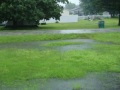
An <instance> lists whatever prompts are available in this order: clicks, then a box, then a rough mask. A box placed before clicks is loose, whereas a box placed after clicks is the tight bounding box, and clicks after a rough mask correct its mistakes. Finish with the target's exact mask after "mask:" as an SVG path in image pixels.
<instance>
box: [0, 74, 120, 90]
mask: <svg viewBox="0 0 120 90" xmlns="http://www.w3.org/2000/svg"><path fill="white" fill-rule="evenodd" d="M0 90H120V73H89V74H87V75H86V76H84V77H83V78H77V79H69V80H63V79H33V80H28V81H26V82H25V83H24V84H21V85H18V86H13V87H12V86H11V87H10V86H9V87H8V86H5V85H0Z"/></svg>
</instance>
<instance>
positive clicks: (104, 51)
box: [0, 44, 120, 84]
mask: <svg viewBox="0 0 120 90" xmlns="http://www.w3.org/2000/svg"><path fill="white" fill-rule="evenodd" d="M89 72H120V47H119V45H104V44H101V45H98V46H95V47H94V48H92V49H90V50H72V51H67V52H63V53H60V52H58V51H52V50H44V51H39V50H35V49H34V50H33V49H31V50H27V49H4V50H2V49H1V50H0V82H2V83H7V84H9V83H17V82H24V81H26V80H30V79H39V78H61V79H70V78H79V77H82V76H84V75H85V74H86V73H89Z"/></svg>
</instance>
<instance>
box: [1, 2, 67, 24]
mask: <svg viewBox="0 0 120 90" xmlns="http://www.w3.org/2000/svg"><path fill="white" fill-rule="evenodd" d="M58 2H62V3H65V2H67V0H19V1H18V0H2V1H0V21H12V22H13V25H18V24H20V25H22V24H23V23H24V22H25V21H26V22H33V21H35V22H38V21H39V20H41V19H49V18H51V17H52V18H55V19H59V17H60V16H61V12H62V6H60V5H59V4H58Z"/></svg>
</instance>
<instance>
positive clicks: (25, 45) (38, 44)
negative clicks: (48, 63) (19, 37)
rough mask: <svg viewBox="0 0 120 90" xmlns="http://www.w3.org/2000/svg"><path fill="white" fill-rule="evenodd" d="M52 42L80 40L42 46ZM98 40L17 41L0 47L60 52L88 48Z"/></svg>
mask: <svg viewBox="0 0 120 90" xmlns="http://www.w3.org/2000/svg"><path fill="white" fill-rule="evenodd" d="M52 42H81V44H77V45H64V46H44V45H45V44H47V43H52ZM97 43H99V42H95V41H94V40H91V39H70V40H51V41H34V42H22V43H21V42H19V43H5V44H0V49H5V48H17V49H38V50H46V49H52V50H58V51H61V52H64V51H68V50H81V49H87V48H90V47H91V45H93V44H97Z"/></svg>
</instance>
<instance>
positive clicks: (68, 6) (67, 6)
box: [65, 2, 77, 10]
mask: <svg viewBox="0 0 120 90" xmlns="http://www.w3.org/2000/svg"><path fill="white" fill-rule="evenodd" d="M75 7H77V6H76V5H75V4H74V3H71V2H69V3H67V4H66V5H65V9H68V10H70V9H74V8H75Z"/></svg>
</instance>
